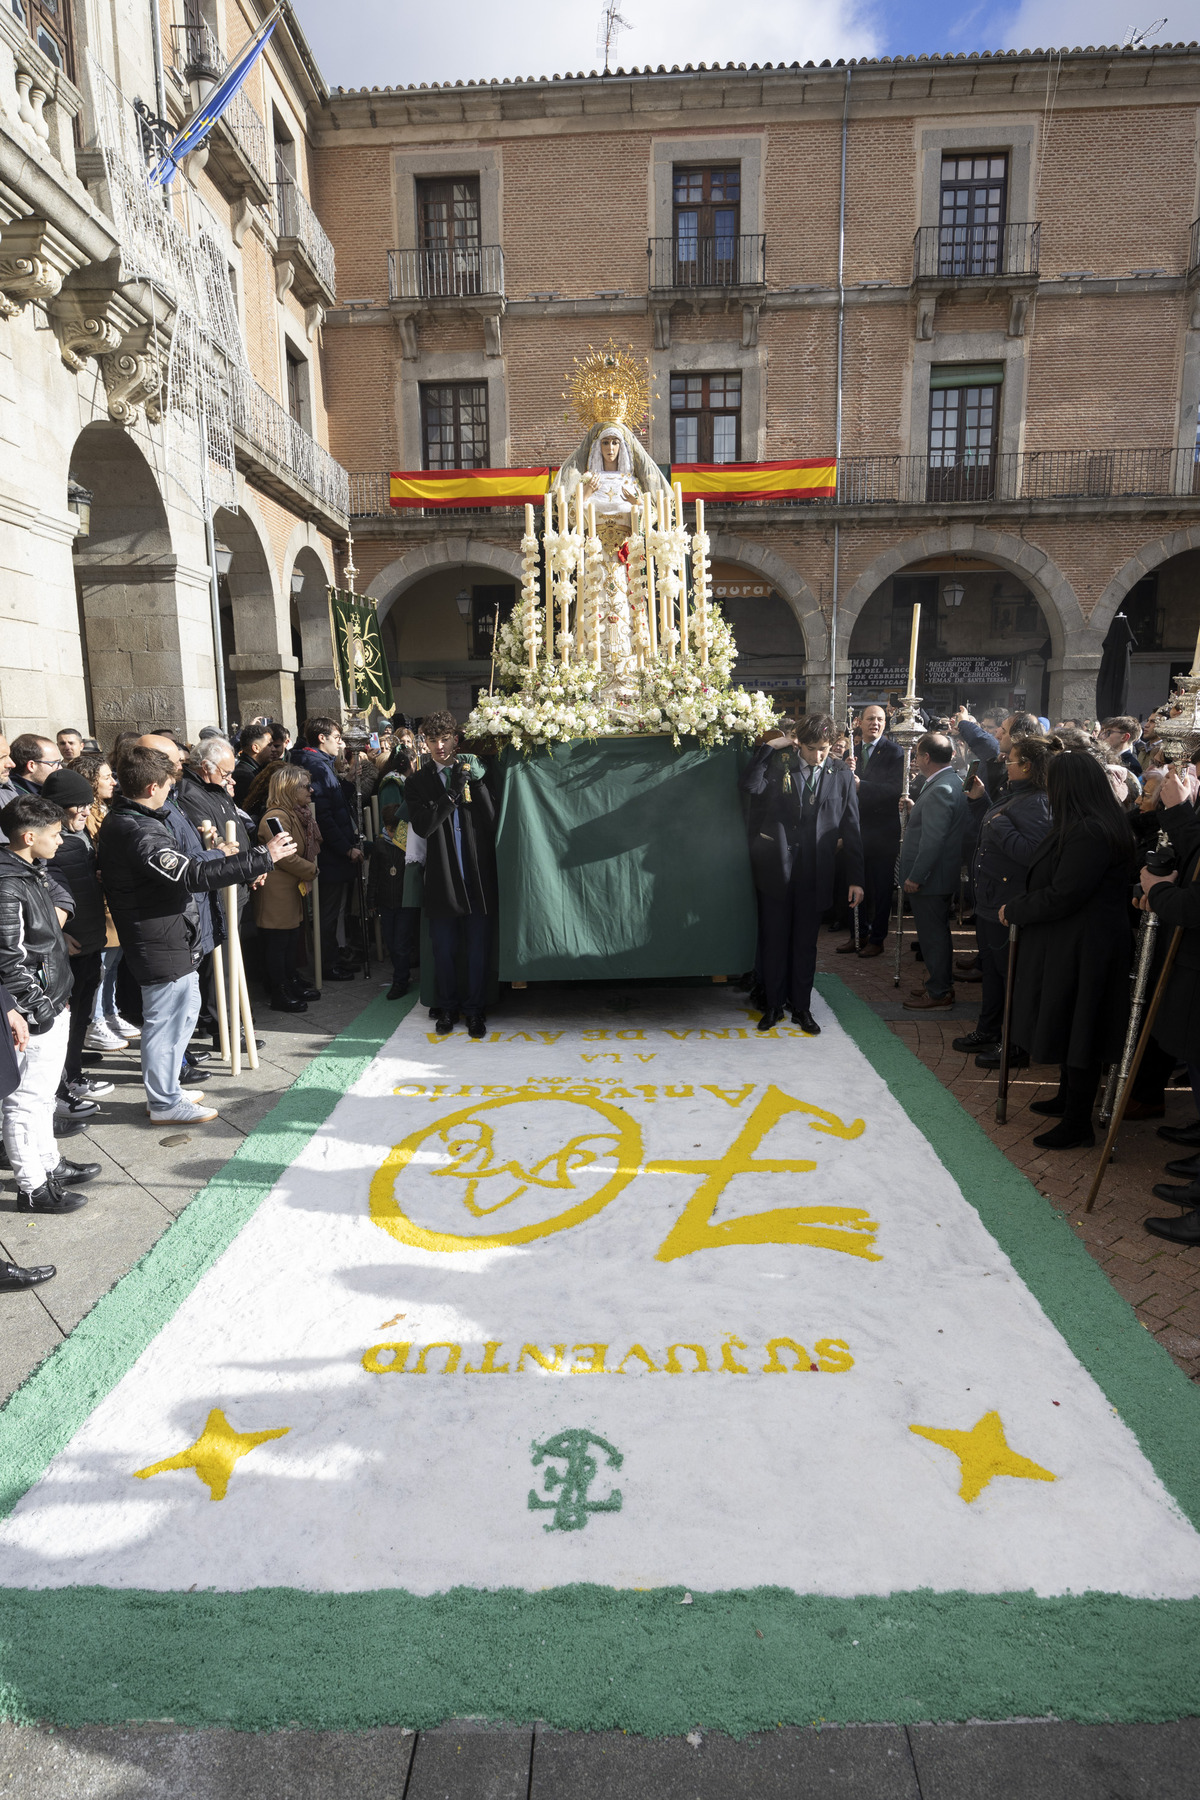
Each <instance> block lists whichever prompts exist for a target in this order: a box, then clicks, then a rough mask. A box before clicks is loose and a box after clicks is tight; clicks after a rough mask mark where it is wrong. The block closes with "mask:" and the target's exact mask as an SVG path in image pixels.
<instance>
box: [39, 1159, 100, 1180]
mask: <svg viewBox="0 0 1200 1800" xmlns="http://www.w3.org/2000/svg"><path fill="white" fill-rule="evenodd" d="M102 1173H103V1166H102V1164H100V1163H76V1162H68V1161H67V1159H66V1157H65V1156H60V1157H59V1159H58V1163H57V1166H56V1167H55V1168H53V1169H51V1171H50V1175H51V1178H52V1180H53V1181H55V1182H56V1183H57V1185H58V1186H59V1187H82V1186H83V1184H84V1182H85V1181H95V1179H96V1177H97V1175H100V1174H102Z"/></svg>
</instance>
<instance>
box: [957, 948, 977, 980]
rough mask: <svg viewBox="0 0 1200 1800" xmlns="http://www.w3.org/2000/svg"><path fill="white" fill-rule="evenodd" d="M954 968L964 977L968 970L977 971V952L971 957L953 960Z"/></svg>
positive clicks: (958, 957) (959, 957)
mask: <svg viewBox="0 0 1200 1800" xmlns="http://www.w3.org/2000/svg"><path fill="white" fill-rule="evenodd" d="M954 967H955V968H956V969H957V970H958V972H959V974H960V975H965V974H966V972H967V970H968V969H977V968H978V967H979V955H978V952H975V953H974V954H973V955H971V956H956V957H955V959H954Z"/></svg>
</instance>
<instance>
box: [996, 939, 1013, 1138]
mask: <svg viewBox="0 0 1200 1800" xmlns="http://www.w3.org/2000/svg"><path fill="white" fill-rule="evenodd" d="M1016 984H1017V927H1016V926H1015V925H1010V926H1009V928H1008V968H1007V970H1006V971H1005V976H1004V1026H1003V1029H1002V1030H1001V1032H1000V1081H999V1085H998V1086H997V1088H996V1123H997V1125H1003V1124H1005V1123H1006V1121H1007V1119H1008V1063H1009V1057H1010V1056H1011V1054H1012V1036H1011V1033H1012V1006H1013V990H1014V989H1015V987H1016Z"/></svg>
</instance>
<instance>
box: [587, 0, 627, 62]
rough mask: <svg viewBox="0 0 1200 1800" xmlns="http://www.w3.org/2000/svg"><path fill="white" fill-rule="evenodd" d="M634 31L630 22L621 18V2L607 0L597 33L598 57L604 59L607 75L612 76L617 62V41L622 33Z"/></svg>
mask: <svg viewBox="0 0 1200 1800" xmlns="http://www.w3.org/2000/svg"><path fill="white" fill-rule="evenodd" d="M632 30H633V27H632V25H630V23H629V20H628V19H623V18H622V17H621V7H620V0H605V5H604V9H603V11H602V12H601V14H600V25H599V29H598V30H597V32H596V55H597V56H598V57H603V59H604V73H605V74H606V75H611V74H612V65H613V63H614V62H615V61H616V57H617V39H618V38H619V37H620V35H621V33H622V31H632Z"/></svg>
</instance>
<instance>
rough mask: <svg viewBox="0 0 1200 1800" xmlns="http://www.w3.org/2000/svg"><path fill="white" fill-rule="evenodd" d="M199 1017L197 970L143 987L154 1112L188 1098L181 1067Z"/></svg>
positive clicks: (146, 1070) (145, 1070)
mask: <svg viewBox="0 0 1200 1800" xmlns="http://www.w3.org/2000/svg"><path fill="white" fill-rule="evenodd" d="M199 1017H200V977H199V976H198V975H197V974H196V972H195V970H193V971H192V973H191V974H190V975H181V976H180V977H179V979H178V981H155V982H152V983H151V985H150V986H149V987H144V988H143V989H142V1042H141V1052H142V1081H143V1083H144V1084H145V1088H146V1098H147V1100H148V1101H149V1102H150V1111H151V1114H154V1113H156V1112H169V1111H170V1109H171V1108H172V1107H173V1106H178V1105H180V1104H181V1102H182V1101H183V1099H184V1093H183V1089H182V1088H181V1087H180V1085H179V1070H180V1068H181V1066H182V1063H183V1053H184V1051H185V1050H186V1049H187V1047H188V1041H189V1039H190V1038H191V1035H192V1032H193V1031H194V1030H195V1026H196V1020H197V1019H198V1018H199Z"/></svg>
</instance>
